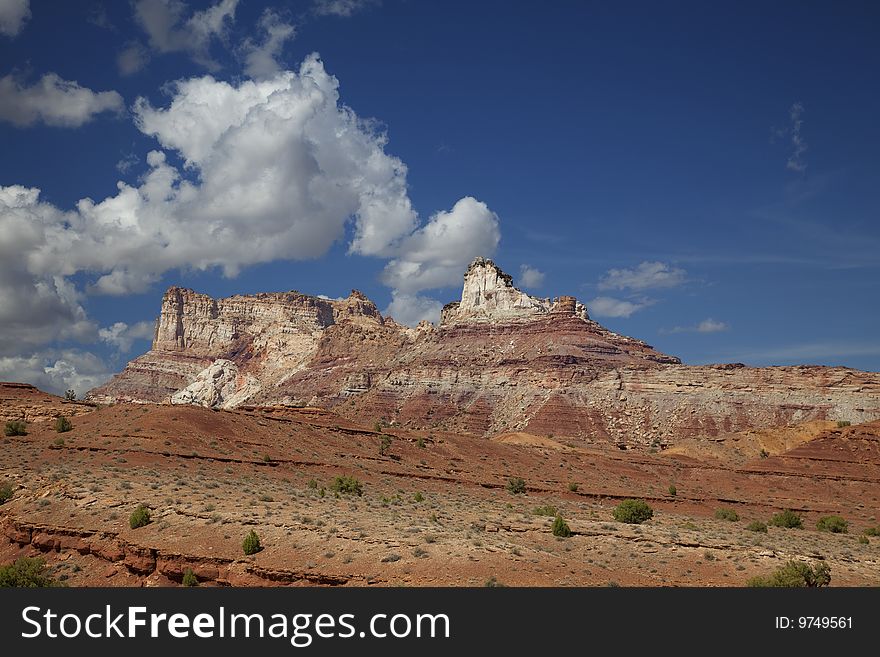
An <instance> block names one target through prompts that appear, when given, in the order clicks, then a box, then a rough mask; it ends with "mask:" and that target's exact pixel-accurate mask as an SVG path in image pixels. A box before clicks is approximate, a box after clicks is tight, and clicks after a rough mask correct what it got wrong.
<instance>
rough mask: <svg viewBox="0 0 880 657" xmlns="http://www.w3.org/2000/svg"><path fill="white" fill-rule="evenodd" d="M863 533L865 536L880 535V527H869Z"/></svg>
mask: <svg viewBox="0 0 880 657" xmlns="http://www.w3.org/2000/svg"><path fill="white" fill-rule="evenodd" d="M862 533H863V534H864V535H865V536H880V527H868V528H867V529H865V531H864V532H862Z"/></svg>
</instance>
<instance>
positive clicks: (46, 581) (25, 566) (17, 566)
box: [0, 557, 64, 589]
mask: <svg viewBox="0 0 880 657" xmlns="http://www.w3.org/2000/svg"><path fill="white" fill-rule="evenodd" d="M45 571H46V561H45V559H40V558H36V559H34V558H31V557H19V558H18V559H16V560H15V562H14V563H11V564H9V565H8V566H0V588H13V587H14V588H26V589H38V588H47V587H54V586H64V584H63V583H61V582H56V581H55V580H54V579H52V578H51V577H49V576H48V575H47V574H46V572H45Z"/></svg>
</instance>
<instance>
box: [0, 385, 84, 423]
mask: <svg viewBox="0 0 880 657" xmlns="http://www.w3.org/2000/svg"><path fill="white" fill-rule="evenodd" d="M94 408H95V404H94V403H90V402H83V401H71V400H68V399H62V398H61V397H56V396H55V395H50V394H49V393H46V392H43V391H42V390H38V389H37V388H35V387H34V386H32V385H31V384H29V383H12V382H3V381H0V422H2V423H4V424H5V423H6V422H7V421H9V420H23V421H24V422H27V423H30V422H48V421H54V420H55V418H57V417H58V416H59V415H63V416H64V417H67V418H72V417H75V416H77V415H83V414H84V413H89V412H91V411H93V410H94Z"/></svg>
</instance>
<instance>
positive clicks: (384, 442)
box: [379, 434, 391, 456]
mask: <svg viewBox="0 0 880 657" xmlns="http://www.w3.org/2000/svg"><path fill="white" fill-rule="evenodd" d="M390 447H391V436H389V435H388V434H382V437H381V438H380V439H379V454H380V455H381V456H385V452H387V451H388V450H389V449H390Z"/></svg>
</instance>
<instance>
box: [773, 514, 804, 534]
mask: <svg viewBox="0 0 880 657" xmlns="http://www.w3.org/2000/svg"><path fill="white" fill-rule="evenodd" d="M770 524H771V525H773V526H774V527H785V528H786V529H801V528H803V526H804V521H803V520H801V517H800V516H799V515H798V514H796V513H795V512H794V511H792V510H791V509H786V510H785V511H783V512H782V513H777V514H776V515H775V516H773V517H772V518H771V519H770Z"/></svg>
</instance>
